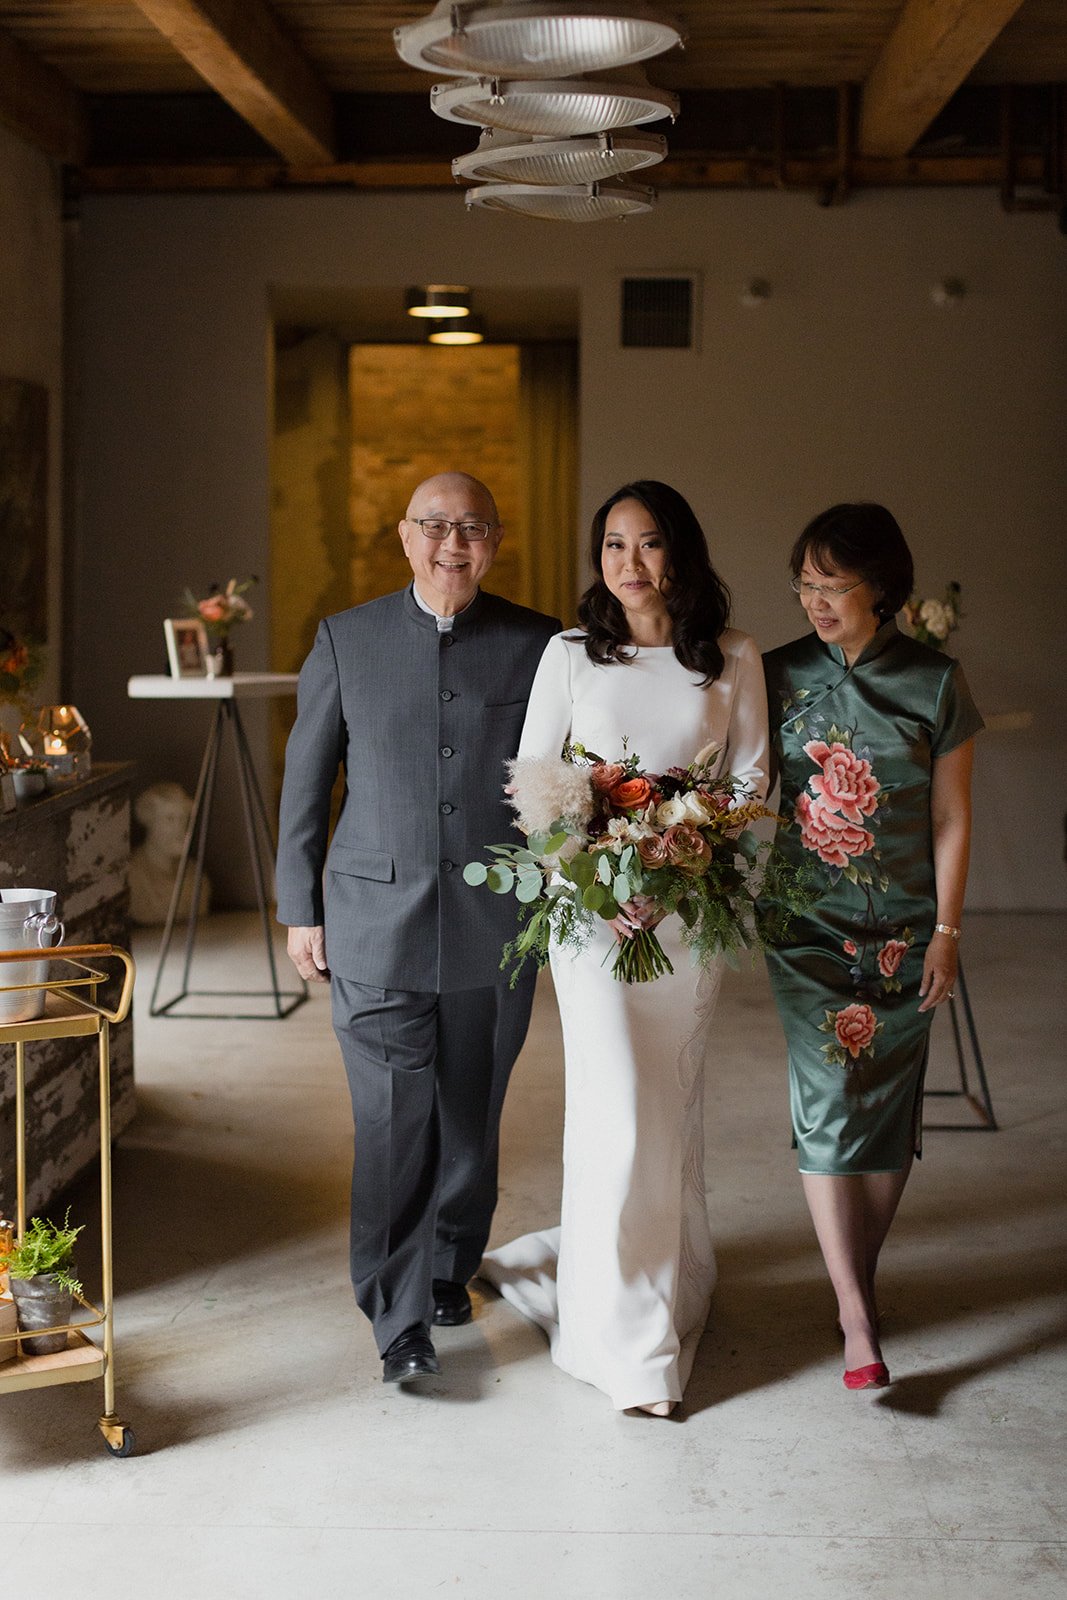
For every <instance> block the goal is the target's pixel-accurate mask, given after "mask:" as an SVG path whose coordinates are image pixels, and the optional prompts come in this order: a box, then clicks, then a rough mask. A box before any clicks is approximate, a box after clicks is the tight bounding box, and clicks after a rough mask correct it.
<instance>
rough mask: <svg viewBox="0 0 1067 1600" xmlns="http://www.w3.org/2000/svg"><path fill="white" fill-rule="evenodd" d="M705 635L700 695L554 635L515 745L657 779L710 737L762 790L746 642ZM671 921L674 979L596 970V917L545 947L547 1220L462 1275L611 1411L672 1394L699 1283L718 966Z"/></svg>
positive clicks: (654, 656)
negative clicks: (549, 1094) (561, 1096)
mask: <svg viewBox="0 0 1067 1600" xmlns="http://www.w3.org/2000/svg"><path fill="white" fill-rule="evenodd" d="M721 643H722V648H723V653H724V655H725V658H726V659H725V667H724V670H723V673H722V676H721V677H719V678H718V679H717V680H716V681H715V683H713V684H711V685H710V686H709V687H708V688H706V689H703V688H701V687H700V679H699V676H698V675H697V674H694V673H690V672H688V671H687V670H686V669H685V668H684V667H683V666H682V665H681V664H680V662H679V661H678V659H677V657H676V656H675V654H674V651H673V649H672V648H671V647H669V646H668V647H665V648H661V649H641V650H638V651H637V652H636V655H635V656H634V658H633V660H632V661H631V662H630V663H628V664H626V665H623V664H619V663H612V664H611V665H609V666H597V665H595V664H594V663H593V662H591V661H590V660H589V658H588V656H587V655H586V652H585V646H584V643H583V641H582V638H581V636H580V635H571V636H567V635H565V634H558V635H557V636H556V637H555V638H554V639H552V640H550V642H549V644H548V647H547V649H546V651H545V654H544V657H543V659H542V661H541V665H540V667H539V668H538V672H537V676H536V678H535V680H534V685H533V690H532V692H531V695H530V704H529V710H528V712H527V716H526V723H525V727H524V729H523V734H522V742H521V745H520V749H519V754H520V755H522V756H538V755H548V754H553V755H555V754H558V753H559V750H560V748H561V746H562V744H563V741H564V739H566V738H568V737H570V738H571V739H574V740H577V741H579V742H580V743H582V744H584V745H585V746H586V748H587V749H588V750H590V751H595V752H596V754H597V755H599V756H603V757H604V759H605V760H607V761H615V760H618V759H620V758H621V756H622V754H623V738H624V737H627V738H628V740H629V751H630V752H631V753H633V754H635V755H637V756H638V757H639V759H640V763H641V766H642V768H643V769H644V770H646V771H651V772H662V771H664V770H665V769H666V768H667V767H670V766H687V765H688V764H689V762H690V761H691V760H692V759H693V757H694V756H695V755H696V753H697V751H698V750H700V749H702V748H703V746H705V745H707V744H709V743H710V742H711V741H712V740H715V741H718V742H720V743H721V744H722V746H723V752H722V756H721V757H720V759H719V761H718V764H717V770H718V771H720V772H727V771H729V772H732V773H733V774H734V775H735V776H736V777H738V778H740V779H742V780H744V781H745V782H746V783H748V784H749V785H750V787H751V789H752V791H753V793H755V794H758V795H760V796H762V795H764V794H765V793H766V788H767V751H768V745H767V702H766V694H765V691H764V683H763V669H762V665H761V662H760V657H759V652H758V651H757V649H756V646H755V645H754V643H753V641H752V640H751V639H750V638H748V636H747V635H745V634H742V633H738V632H736V631H735V630H734V629H729V630H728V631H727V632H726V633H725V634H724V635H723V636H722V640H721ZM680 926H681V925H680V923H679V919H678V918H677V917H676V916H672V917H670V918H668V919H666V920H665V921H664V922H662V923H660V925H659V928H658V930H657V931H658V934H659V937H660V942H661V943H662V945H663V947H664V949H665V950H666V952H667V955H668V956H669V957H670V960H671V964H672V966H673V967H674V973H673V976H671V975H667V976H664V977H662V978H658V979H656V980H655V982H653V983H640V984H625V983H620V982H618V981H617V980H616V979H615V978H613V977H612V976H611V951H612V950H613V949H614V947H615V936H614V934H613V933H612V932H611V929H610V928H608V927H607V925H606V924H603V923H598V926H597V931H596V934H595V935H594V938H593V940H592V942H591V943H590V944H589V945H588V946H587V947H586V949H585V950H583V951H582V952H581V953H580V954H579V955H574V954H573V953H571V952H569V951H560V950H558V949H555V948H554V949H553V951H552V957H551V964H552V976H553V980H554V982H555V987H556V995H557V998H558V1001H559V1009H560V1016H561V1019H562V1024H563V1046H564V1056H565V1070H566V1120H565V1126H564V1135H563V1199H562V1208H561V1222H560V1226H559V1227H558V1228H552V1229H549V1230H547V1231H546V1232H543V1233H529V1234H526V1235H524V1236H523V1237H522V1238H520V1239H515V1240H512V1242H511V1243H510V1244H506V1245H502V1246H501V1247H500V1248H499V1249H497V1250H491V1251H489V1253H488V1254H487V1255H486V1256H485V1258H484V1260H483V1262H482V1265H481V1268H480V1269H479V1271H480V1275H481V1276H482V1277H483V1278H485V1279H487V1280H488V1281H489V1282H490V1283H492V1284H493V1285H494V1286H495V1287H496V1288H497V1289H498V1290H499V1291H500V1293H501V1294H502V1295H503V1297H504V1299H505V1300H507V1301H508V1302H509V1303H510V1304H511V1305H513V1306H515V1307H516V1308H517V1309H518V1310H519V1311H521V1312H522V1313H523V1315H524V1316H526V1317H529V1318H530V1319H531V1320H532V1321H534V1322H536V1323H538V1324H539V1325H540V1326H541V1327H542V1328H544V1329H545V1331H546V1332H547V1334H548V1337H549V1341H550V1345H551V1350H552V1359H553V1360H554V1361H555V1363H556V1365H557V1366H559V1367H561V1368H562V1369H563V1370H564V1371H565V1372H568V1373H570V1374H571V1375H572V1376H573V1377H575V1378H581V1379H583V1380H584V1381H585V1382H586V1383H591V1384H595V1385H596V1387H597V1388H598V1389H602V1390H603V1391H604V1393H605V1394H607V1395H608V1396H609V1397H610V1399H611V1401H612V1403H613V1405H614V1406H615V1407H616V1408H617V1409H618V1410H620V1411H621V1410H624V1409H625V1408H627V1407H628V1406H638V1405H648V1404H651V1403H654V1402H656V1401H661V1400H680V1399H681V1398H682V1391H683V1389H684V1388H685V1384H686V1382H687V1380H688V1377H689V1373H690V1371H691V1369H692V1365H693V1357H694V1355H695V1353H696V1346H697V1342H698V1340H699V1338H700V1335H701V1332H702V1331H703V1328H704V1324H705V1321H706V1320H707V1315H708V1309H709V1306H710V1302H711V1294H712V1290H713V1289H714V1287H715V1253H714V1250H713V1248H712V1243H711V1233H710V1231H709V1228H708V1216H707V1206H706V1201H705V1194H704V1055H705V1050H706V1047H707V1042H708V1036H709V1033H710V1029H711V1021H712V1016H713V1013H714V1009H715V1000H716V997H717V994H718V989H719V981H720V977H721V963H720V964H716V967H715V968H714V970H712V971H710V972H703V971H701V970H700V969H699V968H696V967H694V966H693V965H692V963H691V960H690V955H689V951H688V949H687V948H686V946H685V945H684V944H683V943H682V941H681V938H680ZM605 955H607V957H608V960H607V964H606V965H604V964H603V963H604V958H605Z"/></svg>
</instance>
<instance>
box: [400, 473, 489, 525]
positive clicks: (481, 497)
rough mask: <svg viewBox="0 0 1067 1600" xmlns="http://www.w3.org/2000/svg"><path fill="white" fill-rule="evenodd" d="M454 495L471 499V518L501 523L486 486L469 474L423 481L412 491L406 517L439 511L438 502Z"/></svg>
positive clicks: (456, 474) (439, 476) (457, 474)
mask: <svg viewBox="0 0 1067 1600" xmlns="http://www.w3.org/2000/svg"><path fill="white" fill-rule="evenodd" d="M454 495H461V496H466V497H467V498H468V499H469V501H470V504H469V508H468V510H469V515H470V516H472V517H477V518H478V519H479V520H480V521H483V522H491V523H492V524H493V525H494V527H495V526H496V524H497V523H498V522H499V521H500V513H499V512H498V511H497V508H496V501H495V500H494V499H493V496H492V495H491V494H490V492H489V490H488V489H487V488H486V486H485V484H484V483H482V482H481V480H480V479H479V478H473V477H471V474H470V473H469V472H435V473H434V475H433V477H432V478H424V479H423V481H422V483H420V484H419V485H418V487H417V488H416V489H415V490H414V491H413V493H412V496H411V499H410V500H409V501H408V509H407V513H406V514H407V516H408V518H409V519H411V518H414V517H424V516H426V515H427V514H428V513H429V512H431V511H433V510H434V509H436V502H437V501H439V500H440V499H441V498H442V497H443V496H447V497H448V498H449V499H450V500H451V499H452V497H453V496H454Z"/></svg>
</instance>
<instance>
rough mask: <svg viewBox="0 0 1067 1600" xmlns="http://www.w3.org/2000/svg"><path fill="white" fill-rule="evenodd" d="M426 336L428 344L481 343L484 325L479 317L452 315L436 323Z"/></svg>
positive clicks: (483, 336)
mask: <svg viewBox="0 0 1067 1600" xmlns="http://www.w3.org/2000/svg"><path fill="white" fill-rule="evenodd" d="M426 337H427V340H428V341H429V343H430V344H481V343H482V341H483V339H484V338H485V327H484V325H483V323H482V319H481V317H452V318H449V319H447V320H445V321H441V322H438V323H436V324H435V325H434V326H433V327H432V328H431V329H430V331H429V333H428V334H427V335H426Z"/></svg>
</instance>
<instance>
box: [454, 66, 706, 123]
mask: <svg viewBox="0 0 1067 1600" xmlns="http://www.w3.org/2000/svg"><path fill="white" fill-rule="evenodd" d="M430 109H431V110H432V111H435V112H436V113H437V115H438V116H439V117H444V118H446V119H447V120H448V121H449V122H467V123H473V124H474V125H475V126H476V127H479V128H505V129H507V130H508V131H509V132H511V133H529V134H537V133H543V134H546V135H548V134H552V135H554V136H555V137H556V138H564V137H566V136H567V135H569V134H574V133H608V132H610V131H611V130H612V129H615V128H632V127H634V126H635V125H636V124H638V123H642V122H656V121H658V120H659V119H660V118H661V117H670V118H671V119H672V120H673V119H674V118H675V117H676V116H677V115H678V96H677V95H673V94H668V93H667V91H666V90H665V89H653V88H652V86H651V85H650V83H649V82H648V79H647V78H646V77H645V74H644V73H643V72H642V71H641V69H640V68H635V69H634V70H633V73H632V75H631V74H627V75H626V76H625V77H624V76H623V75H622V74H616V75H614V76H613V77H612V78H592V77H590V78H554V79H548V80H541V79H536V78H527V79H523V78H518V79H511V80H509V79H495V78H462V79H461V80H460V81H459V83H435V84H434V86H433V88H432V89H431V90H430Z"/></svg>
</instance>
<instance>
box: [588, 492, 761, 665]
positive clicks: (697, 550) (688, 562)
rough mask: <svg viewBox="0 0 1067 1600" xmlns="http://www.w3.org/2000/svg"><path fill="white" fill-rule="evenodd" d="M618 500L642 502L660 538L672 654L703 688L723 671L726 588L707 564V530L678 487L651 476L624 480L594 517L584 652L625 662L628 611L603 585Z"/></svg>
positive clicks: (628, 640) (604, 659) (599, 659)
mask: <svg viewBox="0 0 1067 1600" xmlns="http://www.w3.org/2000/svg"><path fill="white" fill-rule="evenodd" d="M620 500H637V501H639V502H640V503H641V505H643V506H644V508H645V510H646V511H647V512H648V514H649V515H650V516H651V518H652V520H653V522H654V523H655V524H656V527H657V528H658V529H659V531H660V533H661V534H662V535H663V540H664V543H665V545H666V547H667V576H668V578H669V579H670V583H669V585H668V587H667V589H666V591H665V593H664V596H663V598H664V600H665V602H666V606H667V612H668V615H669V616H670V619H671V632H672V639H673V643H674V653H675V655H676V656H677V657H678V660H679V661H680V662H681V663H682V666H683V667H686V668H688V670H689V671H690V672H699V673H700V674H701V675H702V677H703V679H704V686H705V687H706V686H707V685H708V684H709V683H714V681H715V679H716V678H717V677H718V676H719V674H720V673H721V672H722V668H723V654H722V648H721V646H720V644H719V636H720V634H721V633H722V632H723V630H724V629H725V628H726V627H727V626H728V625H729V621H730V591H729V589H728V588H727V587H726V585H725V583H723V581H722V579H721V578H720V577H719V574H718V573H717V572H716V571H715V568H714V567H713V566H712V564H711V557H710V556H709V555H708V545H707V540H706V539H705V537H704V530H703V528H702V527H701V526H700V523H699V522H698V521H697V519H696V516H695V515H694V513H693V508H692V506H691V505H690V504H689V502H688V500H686V499H685V497H684V496H683V495H680V494H679V493H678V491H677V489H672V488H671V486H670V484H667V483H659V482H657V480H656V479H655V478H641V479H639V480H638V482H636V483H626V484H623V486H622V488H621V489H616V491H615V493H614V494H613V495H609V496H608V498H607V499H606V500H605V501H604V504H603V505H602V506H601V507H600V510H599V511H598V512H597V513H596V515H595V516H594V518H593V522H592V527H591V529H590V556H591V558H592V562H593V568H594V570H595V572H596V575H597V577H596V582H595V583H593V584H591V585H590V587H589V588H588V589H587V590H586V591H585V593H584V594H583V596H582V598H581V600H580V601H579V603H578V621H579V622H580V623H581V625H582V627H583V628H584V629H585V631H586V639H585V649H586V654H587V655H588V656H589V659H590V661H596V662H598V663H600V664H601V665H604V664H605V663H607V662H609V661H619V662H622V663H625V662H626V661H628V660H629V659H630V657H629V656H628V655H625V654H623V651H625V649H626V646H627V645H630V644H632V640H631V638H630V632H629V629H628V628H627V626H626V612H625V611H624V610H623V608H622V606H621V605H620V603H619V601H618V600H616V598H615V596H614V595H613V594H612V592H611V590H610V589H609V588H608V586H607V584H606V583H605V582H604V567H603V559H602V550H603V545H604V529H605V527H606V526H607V521H608V516H609V514H610V512H611V510H612V507H613V506H617V505H618V504H619V502H620Z"/></svg>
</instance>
